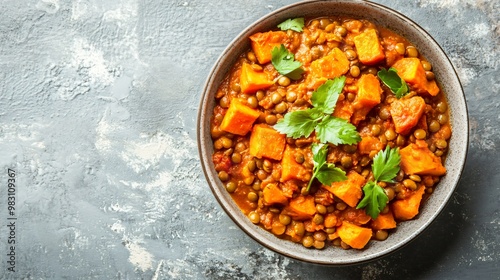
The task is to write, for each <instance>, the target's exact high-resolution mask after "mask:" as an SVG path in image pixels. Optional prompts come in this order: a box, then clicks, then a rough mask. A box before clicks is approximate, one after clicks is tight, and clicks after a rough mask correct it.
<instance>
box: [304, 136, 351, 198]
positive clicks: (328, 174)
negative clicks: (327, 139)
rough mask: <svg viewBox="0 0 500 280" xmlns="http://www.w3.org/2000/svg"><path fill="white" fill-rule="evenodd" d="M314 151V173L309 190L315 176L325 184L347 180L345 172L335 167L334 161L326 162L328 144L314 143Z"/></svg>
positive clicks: (312, 148) (308, 186) (312, 147)
mask: <svg viewBox="0 0 500 280" xmlns="http://www.w3.org/2000/svg"><path fill="white" fill-rule="evenodd" d="M311 150H312V152H313V162H314V167H313V175H312V176H311V180H309V184H308V185H307V190H309V188H310V187H311V184H312V182H313V180H314V178H317V179H318V181H320V182H321V183H322V184H324V185H331V184H332V183H333V182H340V181H344V180H347V176H346V175H345V172H344V171H343V170H342V169H340V168H337V167H335V165H334V164H332V163H327V162H326V155H327V154H328V145H325V144H316V143H313V144H312V146H311Z"/></svg>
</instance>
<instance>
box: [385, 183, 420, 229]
mask: <svg viewBox="0 0 500 280" xmlns="http://www.w3.org/2000/svg"><path fill="white" fill-rule="evenodd" d="M424 192H425V187H424V185H421V186H420V187H419V188H418V189H417V190H416V191H415V192H414V193H413V194H411V195H410V196H409V197H407V198H405V199H400V200H396V201H394V202H392V211H393V212H394V217H395V218H396V219H398V220H401V221H406V220H410V219H413V218H414V217H415V216H417V214H418V209H419V207H420V202H421V201H422V196H423V195H424Z"/></svg>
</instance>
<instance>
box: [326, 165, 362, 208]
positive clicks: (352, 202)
mask: <svg viewBox="0 0 500 280" xmlns="http://www.w3.org/2000/svg"><path fill="white" fill-rule="evenodd" d="M365 182H366V179H365V177H363V176H361V175H359V174H358V173H357V172H356V171H353V170H352V171H349V173H347V180H345V181H341V182H334V183H332V185H331V186H325V185H323V186H322V187H323V188H325V189H327V190H328V191H329V192H331V193H333V194H334V195H335V196H336V197H338V198H340V199H341V200H342V201H344V202H345V203H346V204H347V205H349V206H351V207H356V205H357V204H358V202H359V200H360V199H361V197H362V196H363V190H362V188H363V185H364V184H365Z"/></svg>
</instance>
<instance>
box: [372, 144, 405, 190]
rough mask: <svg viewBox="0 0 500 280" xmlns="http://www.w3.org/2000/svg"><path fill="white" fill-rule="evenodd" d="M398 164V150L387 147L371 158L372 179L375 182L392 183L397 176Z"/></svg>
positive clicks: (399, 160) (399, 159)
mask: <svg viewBox="0 0 500 280" xmlns="http://www.w3.org/2000/svg"><path fill="white" fill-rule="evenodd" d="M400 162H401V156H400V155H399V148H391V147H390V146H387V148H386V149H385V150H383V151H380V152H378V153H377V154H376V155H375V157H374V158H373V165H372V170H373V177H375V180H377V181H382V182H387V183H394V180H393V179H394V178H395V177H396V176H397V175H398V172H399V163H400Z"/></svg>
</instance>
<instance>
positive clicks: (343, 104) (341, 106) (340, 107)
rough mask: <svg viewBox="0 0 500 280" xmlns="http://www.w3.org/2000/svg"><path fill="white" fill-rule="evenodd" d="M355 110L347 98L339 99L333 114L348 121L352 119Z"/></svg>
mask: <svg viewBox="0 0 500 280" xmlns="http://www.w3.org/2000/svg"><path fill="white" fill-rule="evenodd" d="M353 113H354V110H353V108H352V105H351V103H350V102H348V101H347V100H345V99H343V100H339V101H337V106H335V110H334V111H333V116H334V117H337V118H341V119H344V120H346V121H350V120H351V117H352V114H353Z"/></svg>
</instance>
